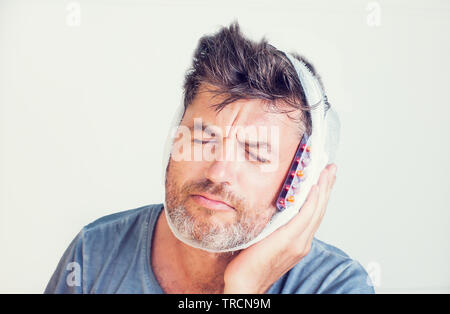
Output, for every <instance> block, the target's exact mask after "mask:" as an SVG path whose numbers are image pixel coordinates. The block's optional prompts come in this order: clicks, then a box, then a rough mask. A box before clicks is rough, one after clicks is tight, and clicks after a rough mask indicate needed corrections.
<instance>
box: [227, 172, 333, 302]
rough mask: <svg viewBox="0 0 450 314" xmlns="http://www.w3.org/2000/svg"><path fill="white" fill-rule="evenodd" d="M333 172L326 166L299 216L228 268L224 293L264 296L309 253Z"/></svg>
mask: <svg viewBox="0 0 450 314" xmlns="http://www.w3.org/2000/svg"><path fill="white" fill-rule="evenodd" d="M336 170H337V167H336V165H335V164H329V165H327V167H325V169H324V170H323V171H322V173H321V175H320V178H319V182H318V183H317V184H316V185H313V186H312V188H311V191H310V192H309V194H308V198H307V199H306V201H305V203H304V204H303V206H302V208H301V210H300V212H299V213H298V214H297V215H296V216H294V218H292V220H291V221H289V222H288V223H287V224H286V225H284V226H282V227H280V228H279V229H278V230H276V231H274V232H273V233H272V234H271V235H269V236H268V237H267V238H265V239H263V240H262V241H260V242H258V243H256V244H254V245H252V246H250V247H249V248H247V249H245V250H243V251H241V252H240V253H239V255H238V256H236V257H235V258H234V259H233V260H232V261H231V262H230V264H228V266H227V268H226V269H225V274H224V281H225V287H224V293H264V292H266V291H267V290H268V289H269V288H270V286H271V285H272V284H273V283H275V282H276V281H277V280H278V279H279V278H280V277H281V276H283V275H284V274H285V273H286V272H288V271H289V270H290V269H291V268H292V267H294V266H295V265H296V264H297V263H298V262H299V261H300V260H301V259H302V258H303V257H305V256H306V255H307V254H308V253H309V251H310V249H311V243H312V240H313V237H314V234H315V233H316V231H317V229H318V228H319V225H320V223H321V221H322V218H323V216H324V214H325V209H326V207H327V204H328V199H329V197H330V193H331V188H332V187H333V185H334V182H335V180H336Z"/></svg>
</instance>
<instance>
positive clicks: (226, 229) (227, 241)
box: [167, 206, 261, 250]
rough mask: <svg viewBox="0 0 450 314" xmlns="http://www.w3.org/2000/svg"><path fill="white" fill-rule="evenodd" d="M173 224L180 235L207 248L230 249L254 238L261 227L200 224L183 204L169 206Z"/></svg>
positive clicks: (237, 224)
mask: <svg viewBox="0 0 450 314" xmlns="http://www.w3.org/2000/svg"><path fill="white" fill-rule="evenodd" d="M167 213H168V215H169V219H170V222H171V223H172V226H173V227H174V228H175V229H176V230H177V231H178V236H179V237H181V238H182V239H184V240H187V242H188V243H189V242H193V243H195V244H196V245H197V246H198V247H199V248H203V249H207V250H228V249H232V248H234V247H237V246H240V245H243V244H245V243H247V242H249V241H251V240H253V239H254V238H255V237H256V236H257V235H258V234H259V232H260V231H261V230H260V229H261V228H253V230H248V228H245V227H244V226H243V225H242V224H241V223H235V224H227V225H223V224H216V225H213V224H199V223H198V222H197V221H196V220H195V218H194V217H192V216H191V215H190V214H189V213H188V211H187V210H186V209H185V208H184V207H183V206H176V207H174V208H168V211H167Z"/></svg>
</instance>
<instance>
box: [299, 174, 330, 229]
mask: <svg viewBox="0 0 450 314" xmlns="http://www.w3.org/2000/svg"><path fill="white" fill-rule="evenodd" d="M335 170H336V166H335V165H328V166H327V167H326V168H325V169H324V170H323V172H322V175H321V177H320V180H319V199H318V203H317V208H316V210H315V212H314V215H313V217H312V219H311V221H310V224H309V225H308V227H307V228H306V230H305V233H308V232H309V233H311V235H314V233H315V232H316V231H317V229H318V227H319V225H320V223H321V221H322V218H323V216H324V214H325V211H326V208H327V205H328V200H329V196H330V192H331V186H332V183H333V177H334V173H335Z"/></svg>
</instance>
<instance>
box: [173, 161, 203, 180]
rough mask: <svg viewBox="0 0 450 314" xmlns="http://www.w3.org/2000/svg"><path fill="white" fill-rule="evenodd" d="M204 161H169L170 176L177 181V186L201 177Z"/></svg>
mask: <svg viewBox="0 0 450 314" xmlns="http://www.w3.org/2000/svg"><path fill="white" fill-rule="evenodd" d="M204 167H205V165H204V163H203V162H199V161H197V162H196V161H174V160H173V159H172V160H171V162H170V167H169V170H170V177H171V179H173V180H175V181H177V184H178V185H179V186H182V185H183V184H184V183H185V182H188V181H192V180H194V181H196V180H199V179H200V178H201V176H202V175H203V173H204Z"/></svg>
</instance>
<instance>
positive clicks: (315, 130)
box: [163, 54, 340, 253]
mask: <svg viewBox="0 0 450 314" xmlns="http://www.w3.org/2000/svg"><path fill="white" fill-rule="evenodd" d="M286 56H287V57H288V58H289V60H290V61H291V63H292V65H293V66H294V68H295V70H296V72H297V75H298V77H299V80H300V83H301V85H302V88H303V91H304V94H305V98H306V102H307V104H306V105H307V106H309V107H311V110H310V117H311V125H312V131H311V134H310V136H309V137H308V147H309V148H310V150H309V153H308V163H307V165H305V166H304V168H303V169H302V172H303V173H304V179H303V180H302V182H301V186H300V188H299V189H297V190H295V192H292V191H290V193H295V195H292V196H291V199H290V202H287V204H286V206H283V210H277V211H276V213H275V214H274V215H273V216H272V218H271V220H270V221H269V223H268V224H267V225H266V226H265V227H264V229H263V230H262V231H261V232H260V233H259V235H257V236H256V237H255V238H254V239H253V240H251V241H249V242H247V243H244V244H241V245H239V246H236V247H232V248H228V249H226V250H211V249H206V248H203V247H200V246H199V245H198V244H197V243H196V242H194V241H192V240H190V239H185V238H184V237H183V236H181V235H180V234H179V232H178V231H177V229H176V228H175V227H174V226H173V224H172V223H171V220H170V218H169V215H168V211H167V203H166V199H165V195H164V200H165V201H164V211H165V214H166V218H167V221H168V224H169V227H170V229H171V230H172V232H173V234H174V235H175V236H176V237H177V238H178V239H179V240H180V241H182V242H184V243H186V244H188V245H190V246H192V247H195V248H199V249H202V250H206V251H209V252H214V253H219V252H229V251H236V250H242V249H245V248H247V247H249V246H251V245H253V244H255V243H257V242H259V241H261V240H262V239H264V238H265V237H267V236H269V235H270V234H271V233H272V232H274V231H275V230H277V229H278V228H280V227H281V226H283V225H284V224H286V223H287V222H289V221H290V220H291V219H292V218H293V217H294V216H295V215H296V214H297V213H298V212H299V211H300V209H301V207H302V205H303V203H304V202H305V200H306V198H307V196H308V194H309V191H310V189H311V187H312V186H313V185H314V184H316V183H317V181H318V179H319V176H320V173H321V171H322V170H323V169H324V167H325V166H326V165H327V164H329V163H332V162H333V161H334V158H335V154H336V150H337V146H338V142H339V132H340V124H339V119H338V116H337V114H336V112H335V111H334V110H333V108H331V107H330V105H329V104H328V102H327V98H326V95H325V93H324V90H323V88H322V85H321V84H320V83H319V81H318V79H317V77H316V76H315V75H314V74H313V73H312V72H311V71H310V70H309V69H308V67H307V66H306V65H305V64H304V63H303V62H302V61H299V60H297V59H296V58H294V57H293V56H292V55H290V54H286ZM183 113H184V106H183V105H180V108H179V109H178V111H177V112H176V114H175V117H174V119H173V124H172V126H173V127H174V128H176V127H177V126H178V125H179V123H180V121H181V119H182V117H183ZM172 144H173V136H171V135H169V137H168V138H167V141H166V147H165V156H164V157H165V159H164V161H163V162H164V164H163V184H165V182H166V168H167V165H168V163H169V158H170V151H171V147H172ZM292 158H294V156H292ZM294 196H295V197H294Z"/></svg>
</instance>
